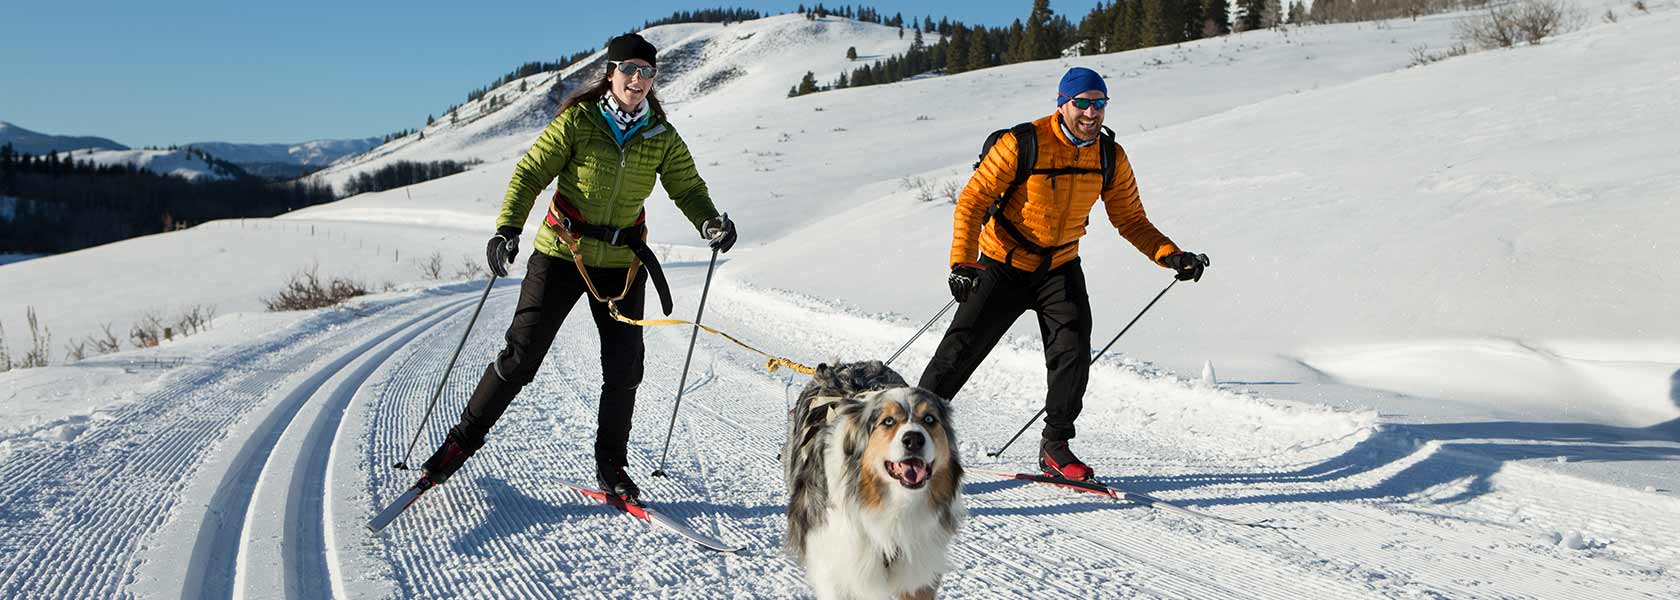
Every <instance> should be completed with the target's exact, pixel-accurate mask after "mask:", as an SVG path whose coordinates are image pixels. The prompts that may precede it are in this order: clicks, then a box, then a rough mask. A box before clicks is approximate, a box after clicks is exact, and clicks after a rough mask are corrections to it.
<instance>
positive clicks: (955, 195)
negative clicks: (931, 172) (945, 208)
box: [940, 179, 968, 204]
mask: <svg viewBox="0 0 1680 600" xmlns="http://www.w3.org/2000/svg"><path fill="white" fill-rule="evenodd" d="M966 187H968V185H967V184H965V183H963V181H962V180H961V179H947V180H945V185H943V186H940V195H941V196H944V197H945V201H946V202H950V203H951V204H956V203H957V200H961V199H962V193H963V188H966Z"/></svg>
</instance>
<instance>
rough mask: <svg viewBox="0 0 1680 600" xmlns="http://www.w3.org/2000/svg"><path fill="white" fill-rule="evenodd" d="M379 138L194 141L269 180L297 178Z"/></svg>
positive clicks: (376, 143) (370, 146) (357, 151)
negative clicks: (291, 142)
mask: <svg viewBox="0 0 1680 600" xmlns="http://www.w3.org/2000/svg"><path fill="white" fill-rule="evenodd" d="M379 144H380V139H379V138H360V139H350V140H314V141H309V142H303V143H300V144H235V143H229V142H194V143H191V144H186V145H187V146H191V147H193V148H199V149H202V150H204V151H206V152H209V153H210V154H211V155H213V156H215V157H216V158H220V159H222V160H226V161H228V162H231V163H234V164H237V165H239V166H240V168H242V169H245V170H246V171H247V172H250V173H251V174H253V175H260V176H264V177H273V178H282V179H283V178H289V177H297V176H300V175H302V174H304V173H306V172H310V171H314V170H317V169H320V168H322V167H326V166H327V165H330V164H332V163H334V162H336V161H338V160H341V159H344V158H347V157H351V156H355V155H358V154H361V153H363V152H367V151H368V150H372V149H373V148H375V147H377V146H379Z"/></svg>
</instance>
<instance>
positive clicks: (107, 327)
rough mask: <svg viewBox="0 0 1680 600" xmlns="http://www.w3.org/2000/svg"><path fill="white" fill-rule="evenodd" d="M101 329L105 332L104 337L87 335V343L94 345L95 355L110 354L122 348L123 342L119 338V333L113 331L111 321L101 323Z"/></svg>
mask: <svg viewBox="0 0 1680 600" xmlns="http://www.w3.org/2000/svg"><path fill="white" fill-rule="evenodd" d="M100 330H101V332H102V333H104V334H105V335H104V337H95V336H93V335H89V336H88V337H87V343H88V344H89V345H91V346H93V353H94V354H95V355H100V354H110V353H112V352H116V351H118V350H121V349H122V342H120V341H118V340H117V334H115V333H112V332H111V324H110V323H106V324H104V325H101V326H100Z"/></svg>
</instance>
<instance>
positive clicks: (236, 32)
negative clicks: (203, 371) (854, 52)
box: [0, 0, 1096, 146]
mask: <svg viewBox="0 0 1680 600" xmlns="http://www.w3.org/2000/svg"><path fill="white" fill-rule="evenodd" d="M798 4H800V2H798V1H795V2H785V3H783V2H737V3H727V2H711V1H692V2H672V1H665V0H645V1H641V2H635V3H630V2H525V1H515V2H486V3H474V2H431V1H416V2H403V3H394V2H393V3H385V2H377V3H376V2H355V1H341V2H318V1H313V0H303V1H295V2H225V1H221V2H197V1H187V2H183V1H164V2H85V1H77V0H61V1H54V2H27V1H20V2H11V3H8V6H7V7H6V9H5V11H4V12H5V15H6V18H5V20H6V21H7V23H6V24H5V25H4V27H3V29H4V31H5V35H0V120H4V121H10V122H12V123H14V124H16V125H18V126H21V127H25V128H28V129H33V130H35V131H40V132H43V133H50V134H58V135H98V136H103V137H108V138H111V139H113V140H116V141H118V142H121V143H124V144H127V145H130V146H148V145H159V146H166V145H169V144H177V143H189V142H204V141H228V142H301V141H306V140H311V139H321V138H351V137H366V136H379V135H383V134H385V133H389V132H393V131H397V130H400V129H405V128H412V127H419V126H421V125H423V124H425V121H426V115H427V114H441V113H442V112H443V111H444V109H446V108H448V107H449V106H450V105H452V104H456V103H459V102H461V101H463V100H464V99H465V98H466V94H467V92H469V91H471V90H473V89H475V88H478V87H480V86H483V85H485V84H487V83H490V82H491V81H492V80H494V79H495V78H496V77H499V76H501V75H502V74H504V73H506V72H508V71H511V70H512V69H513V68H514V67H517V66H518V65H520V64H521V63H524V62H527V61H534V60H555V59H558V58H559V57H560V56H562V55H565V54H570V53H572V52H575V51H578V50H585V49H589V48H595V47H599V46H600V45H601V44H602V43H603V42H604V41H605V40H606V39H607V38H608V37H611V36H612V35H614V34H617V33H622V32H624V31H629V30H632V29H635V28H638V27H640V25H641V24H642V22H643V21H646V20H651V19H657V18H661V17H665V16H667V15H669V14H671V13H672V12H674V11H677V10H694V9H699V8H709V7H716V6H742V7H747V8H753V9H757V10H759V11H761V12H766V13H770V12H784V11H791V10H792V9H793V8H794V7H796V6H797V5H798ZM807 4H812V5H814V4H815V3H807ZM825 4H827V3H825ZM834 4H835V5H837V4H839V3H834ZM851 4H858V2H852V3H851ZM862 4H867V5H870V6H874V7H875V8H877V9H879V10H880V11H882V12H883V13H885V14H888V15H891V14H893V13H895V12H903V13H904V14H905V17H906V18H909V16H910V15H912V14H914V15H918V16H926V15H932V16H933V17H934V20H935V21H937V20H939V18H940V17H941V16H949V17H950V18H952V19H956V20H961V21H963V22H966V23H983V24H987V25H1000V24H1006V23H1009V22H1010V21H1012V20H1014V19H1016V18H1021V17H1024V16H1025V15H1026V13H1027V11H1028V10H1029V9H1030V7H1031V1H1030V0H1008V1H989V2H964V1H962V0H932V1H924V2H864V3H862ZM1095 5H1096V0H1061V1H1057V0H1051V3H1050V6H1051V8H1052V10H1055V11H1056V12H1057V13H1058V14H1066V15H1068V16H1069V18H1071V19H1076V20H1077V19H1078V18H1079V17H1080V16H1082V15H1084V14H1085V13H1086V12H1088V11H1089V10H1090V9H1091V8H1092V7H1093V6H1095Z"/></svg>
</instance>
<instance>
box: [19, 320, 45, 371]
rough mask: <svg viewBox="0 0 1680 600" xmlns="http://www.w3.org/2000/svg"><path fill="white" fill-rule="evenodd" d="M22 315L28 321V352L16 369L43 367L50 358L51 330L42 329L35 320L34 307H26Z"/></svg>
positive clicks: (39, 323) (38, 321)
mask: <svg viewBox="0 0 1680 600" xmlns="http://www.w3.org/2000/svg"><path fill="white" fill-rule="evenodd" d="M24 314H25V315H26V316H25V319H27V320H28V321H29V351H28V352H26V353H24V355H23V362H22V363H19V364H18V368H20V369H28V368H32V367H45V366H47V362H48V360H49V359H50V358H51V356H50V352H51V350H50V348H51V347H52V330H51V329H49V328H46V327H42V326H41V322H40V320H39V319H36V318H35V307H33V306H30V307H26V308H25V309H24Z"/></svg>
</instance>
